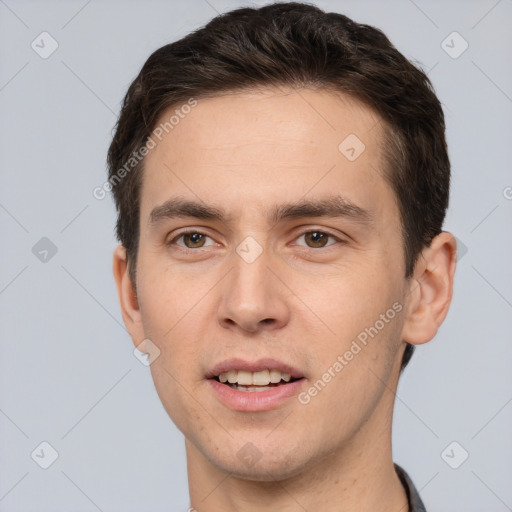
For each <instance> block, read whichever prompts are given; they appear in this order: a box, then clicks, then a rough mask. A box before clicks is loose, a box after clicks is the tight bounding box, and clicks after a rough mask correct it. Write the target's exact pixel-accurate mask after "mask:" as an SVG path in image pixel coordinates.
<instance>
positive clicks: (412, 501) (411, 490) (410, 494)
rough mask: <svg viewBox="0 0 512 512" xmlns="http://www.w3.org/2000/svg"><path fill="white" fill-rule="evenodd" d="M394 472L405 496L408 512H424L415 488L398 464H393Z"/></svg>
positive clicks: (423, 506)
mask: <svg viewBox="0 0 512 512" xmlns="http://www.w3.org/2000/svg"><path fill="white" fill-rule="evenodd" d="M395 471H396V474H397V475H398V478H400V481H401V482H402V485H403V486H404V489H405V493H406V494H407V499H408V502H409V512H426V509H425V505H423V502H422V501H421V498H420V495H419V494H418V491H417V490H416V487H414V484H413V483H412V480H411V479H410V478H409V475H408V474H407V473H406V472H405V471H404V470H403V469H402V468H401V467H400V466H399V465H398V464H395Z"/></svg>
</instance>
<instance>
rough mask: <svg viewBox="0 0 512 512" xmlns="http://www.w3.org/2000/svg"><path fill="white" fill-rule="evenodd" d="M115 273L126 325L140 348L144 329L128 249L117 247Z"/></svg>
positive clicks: (114, 264) (114, 263)
mask: <svg viewBox="0 0 512 512" xmlns="http://www.w3.org/2000/svg"><path fill="white" fill-rule="evenodd" d="M113 271H114V279H115V281H116V286H117V295H118V297H119V304H120V306H121V313H122V315H123V320H124V324H125V325H126V329H127V330H128V332H129V333H130V336H131V338H132V341H133V344H134V345H135V346H138V345H139V344H140V343H141V342H142V341H143V340H144V329H143V326H142V320H141V314H140V309H139V304H138V302H137V294H136V291H135V287H134V285H133V283H132V280H131V278H130V274H129V265H128V262H127V260H126V249H125V248H124V247H123V246H122V245H119V246H117V247H116V249H115V250H114V261H113Z"/></svg>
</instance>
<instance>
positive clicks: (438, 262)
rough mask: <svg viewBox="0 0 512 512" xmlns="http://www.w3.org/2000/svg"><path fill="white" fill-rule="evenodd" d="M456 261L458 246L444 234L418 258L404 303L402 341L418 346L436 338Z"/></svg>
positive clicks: (444, 311) (449, 298)
mask: <svg viewBox="0 0 512 512" xmlns="http://www.w3.org/2000/svg"><path fill="white" fill-rule="evenodd" d="M456 261H457V243H456V241H455V238H454V236H453V235H452V234H451V233H447V232H444V231H443V232H442V233H440V234H439V235H437V236H436V237H434V239H433V240H432V242H431V244H430V246H429V247H427V248H425V249H424V251H423V252H422V254H421V255H420V258H418V262H417V264H416V268H415V272H414V276H413V278H411V281H410V290H409V296H408V297H407V299H406V301H407V308H406V314H407V316H406V318H405V322H404V327H403V330H402V339H403V340H404V341H407V342H408V343H412V344H413V345H420V344H422V343H426V342H428V341H430V340H431V339H432V338H433V337H434V336H435V335H436V333H437V330H438V329H439V327H440V325H441V324H442V323H443V321H444V319H445V318H446V315H447V313H448V309H449V307H450V303H451V300H452V295H453V278H454V275H455V267H456Z"/></svg>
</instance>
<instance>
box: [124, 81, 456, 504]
mask: <svg viewBox="0 0 512 512" xmlns="http://www.w3.org/2000/svg"><path fill="white" fill-rule="evenodd" d="M171 110H172V109H171ZM165 118H166V115H163V116H162V119H165ZM384 129H385V127H384V126H383V124H382V123H381V121H380V120H379V117H378V116H377V114H375V113H374V112H373V111H372V110H370V109H369V108H368V107H366V106H365V105H362V104H361V103H359V102H357V101H355V100H354V99H351V98H348V97H344V96H341V95H339V94H334V93H332V92H327V91H312V90H300V91H293V90H287V89H286V90H278V89H264V90H260V91H258V92H256V91H245V92H242V93H240V92H239V93H236V94H229V95H222V96H219V97H214V98H208V99H203V100H200V101H199V102H198V105H197V106H196V107H195V108H194V109H193V110H192V111H191V112H190V114H188V115H187V116H186V117H185V118H184V119H183V120H181V121H180V123H179V124H178V125H177V126H175V127H174V129H173V130H172V131H171V132H170V133H169V134H168V135H167V136H165V137H164V138H163V139H162V141H161V142H160V143H159V144H158V145H157V147H155V148H154V149H153V150H152V151H151V152H150V153H149V154H148V156H147V157H146V162H145V171H144V178H143V185H142V191H141V212H140V214H141V215H140V228H141V235H140V244H139V253H138V263H137V274H136V283H135V285H136V286H134V283H132V282H131V280H130V278H129V274H128V264H127V261H126V253H125V250H124V248H123V247H122V246H119V247H118V248H117V249H116V250H115V253H114V275H115V279H116V283H117V287H118V292H119V299H120V303H121V309H122V314H123V318H124V321H125V324H126V326H127V329H128V330H129V332H130V335H131V337H132V339H133V342H134V344H135V345H136V346H137V345H139V344H140V343H141V342H142V340H144V339H146V338H149V339H150V340H151V341H152V342H153V343H154V344H155V345H156V346H157V347H158V348H159V350H160V351H161V352H160V356H159V357H158V358H157V359H156V360H155V361H154V362H153V363H152V365H151V372H152V376H153V379H154V382H155V387H156V389H157V392H158V394H159V396H160V398H161V401H162V403H163V405H164V407H165V409H166V410H167V412H168V414H169V415H170V417H171V418H172V420H173V421H174V422H175V424H176V425H177V427H178V428H179V429H180V430H181V431H182V432H183V434H184V436H185V438H186V441H185V442H186V450H187V464H188V476H189V487H190V497H191V505H192V507H194V508H195V509H196V510H197V511H199V512H214V511H218V510H223V511H242V510H243V511H247V512H250V511H256V510H258V511H259V510H261V509H262V507H264V508H265V509H266V510H269V511H279V512H292V511H293V512H295V511H303V510H304V509H307V510H320V506H321V510H323V511H325V512H329V511H338V512H339V511H343V512H348V511H356V510H357V511H359V512H361V511H363V512H364V511H370V510H371V511H389V512H391V511H393V512H397V511H398V510H403V511H405V510H407V506H406V496H405V492H404V489H403V487H402V485H401V484H400V482H399V480H398V477H397V475H396V473H395V472H394V468H393V463H392V456H391V423H392V413H393V403H394V393H395V391H396V387H397V383H398V378H399V374H400V362H401V359H402V354H403V351H404V349H405V341H407V342H409V343H413V344H422V343H425V342H427V341H429V340H430V339H432V338H433V337H434V335H435V334H436V332H437V329H438V327H439V326H440V324H441V323H442V322H443V320H444V318H445V316H446V313H447V311H448V308H449V304H450V301H451V297H452V288H453V276H454V272H455V260H456V244H455V241H454V238H453V236H452V235H450V234H449V233H446V232H443V233H441V234H440V235H438V236H437V237H436V238H435V239H434V240H433V241H432V244H431V245H430V247H427V248H425V249H424V251H423V253H422V254H421V256H420V258H419V259H418V262H417V264H416V267H415V271H414V275H413V277H412V278H411V279H409V280H406V279H405V277H404V276H405V262H404V256H403V245H402V239H401V222H400V216H399V212H398V208H397V205H396V201H395V196H394V192H393V191H392V189H391V188H390V186H389V185H388V184H387V182H386V181H385V179H384V178H383V169H384V165H385V162H384V161H383V158H382V154H381V149H380V141H381V140H382V134H383V130H384ZM349 134H355V135H357V137H358V138H359V139H360V140H361V141H363V143H364V144H365V150H364V151H363V152H362V153H361V155H360V156H359V157H358V158H357V159H356V160H354V161H349V160H348V159H347V158H346V157H345V156H344V155H343V154H342V153H341V152H340V151H339V150H338V145H339V144H340V142H341V141H343V140H344V139H345V137H347V136H348V135H349ZM340 195H341V196H343V197H344V198H345V199H346V200H348V201H350V202H351V203H354V204H356V205H358V206H359V207H360V208H362V209H364V210H365V211H366V212H367V213H368V219H367V220H366V221H363V220H361V219H360V218H352V217H350V216H342V217H330V216H315V217H309V216H308V217H302V218H291V219H282V220H280V221H278V222H269V219H268V218H267V215H268V212H269V211H271V210H272V208H273V207H274V206H275V205H282V204H285V203H293V202H300V201H304V200H310V201H316V200H319V199H322V198H328V197H333V196H340ZM175 197H181V198H184V199H188V200H191V201H197V202H200V203H201V204H207V205H210V206H215V207H219V208H222V209H224V210H225V213H226V218H224V219H223V220H211V219H198V218H194V217H179V218H161V219H160V220H158V221H157V222H151V221H150V217H151V212H152V210H153V209H155V208H156V207H158V206H160V205H162V204H163V203H165V202H166V201H167V200H169V199H170V198H175ZM186 229H190V230H191V231H196V232H199V233H202V234H204V235H206V237H201V236H199V237H198V236H197V235H196V236H195V238H192V239H191V238H190V237H188V238H187V237H181V238H178V239H176V237H178V236H179V235H180V234H182V233H183V231H184V230H186ZM315 231H317V232H318V231H322V232H324V233H326V234H327V235H332V236H322V235H316V236H312V235H311V232H315ZM308 233H309V234H308ZM248 236H250V237H252V238H253V239H254V240H256V241H257V242H258V244H259V245H260V247H261V249H262V253H261V254H260V255H259V257H258V258H257V259H256V260H255V261H254V262H252V263H247V262H246V261H244V259H243V258H241V257H240V255H239V254H238V253H237V252H236V248H237V246H238V245H239V244H240V243H241V242H242V241H243V240H244V239H245V238H246V237H248ZM185 244H188V246H189V247H191V248H190V249H189V251H188V252H186V250H185V249H184V246H185ZM201 245H203V246H202V247H201ZM198 246H199V247H198ZM394 303H398V304H400V305H401V306H402V310H401V311H400V312H399V313H398V314H397V315H396V316H394V318H393V319H392V320H390V321H389V322H388V323H386V324H385V327H384V328H382V329H381V330H379V332H378V334H377V335H376V336H375V337H374V338H373V339H371V340H370V341H369V342H368V344H367V345H366V346H364V348H362V350H361V351H360V352H359V353H358V354H357V355H355V356H354V357H353V359H352V360H351V361H349V362H348V364H347V365H346V366H344V367H343V370H342V371H340V372H339V373H336V376H335V377H334V378H332V379H331V381H330V382H329V383H328V384H327V385H326V386H325V387H324V388H323V389H322V390H321V391H320V392H319V393H318V394H317V395H316V396H314V397H312V398H311V400H310V401H309V403H307V404H302V403H300V402H299V400H298V399H297V396H293V397H291V398H288V399H287V400H285V402H284V403H283V404H281V405H279V406H278V407H276V408H274V409H272V410H268V411H260V412H240V411H234V410H232V409H230V408H229V407H227V406H225V405H224V404H223V403H221V402H220V401H219V400H218V398H217V397H216V395H215V394H214V393H213V392H212V389H211V386H210V383H209V382H208V381H207V379H206V378H205V374H206V373H207V371H208V370H209V369H210V368H211V367H212V366H213V365H214V364H216V363H219V362H221V361H223V360H225V359H228V358H232V357H240V358H243V359H247V360H249V361H254V360H257V359H258V358H260V357H272V358H275V359H278V360H280V361H283V362H286V363H287V364H290V365H292V366H294V367H296V368H298V369H300V370H301V372H302V374H303V375H304V377H305V378H304V380H303V383H302V384H303V387H302V388H301V390H307V389H308V388H309V387H311V386H312V385H313V384H314V383H315V382H316V381H317V380H318V379H320V378H321V377H322V375H323V374H324V373H325V372H327V370H328V369H329V368H332V366H333V363H334V362H335V361H336V360H337V357H338V356H339V355H343V354H344V353H345V352H346V351H347V350H348V349H349V348H350V346H351V343H352V341H353V340H354V339H356V337H357V335H358V334H359V333H361V332H362V331H364V329H365V328H368V327H370V326H374V325H375V323H376V321H377V320H378V319H379V318H380V315H381V314H383V313H385V312H386V311H387V310H388V309H389V308H391V307H392V305H393V304H394ZM248 442H250V443H252V444H253V445H254V447H256V450H257V453H259V455H260V458H259V460H258V461H257V462H256V463H255V464H252V465H248V464H247V463H245V462H244V461H243V460H242V459H241V458H239V457H238V456H237V453H238V452H239V450H240V449H241V448H242V447H244V446H245V445H246V444H247V443H248ZM369 482H371V484H370V483H369ZM170 499H171V500H172V497H171V498H170Z"/></svg>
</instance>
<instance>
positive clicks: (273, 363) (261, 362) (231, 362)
mask: <svg viewBox="0 0 512 512" xmlns="http://www.w3.org/2000/svg"><path fill="white" fill-rule="evenodd" d="M231 370H245V371H246V372H253V373H254V372H261V371H263V370H279V371H280V372H281V373H289V374H290V375H291V377H292V378H293V379H300V378H302V377H304V375H303V374H302V373H301V371H300V370H298V369H297V368H294V367H293V366H290V365H288V364H286V363H283V362H282V361H278V360H277V359H272V358H264V359H258V360H257V361H247V360H245V359H239V358H234V359H227V360H225V361H222V362H220V363H217V364H216V365H215V366H214V367H213V368H211V370H209V371H208V372H207V374H206V378H207V379H213V378H214V377H218V376H219V375H220V374H221V373H226V372H229V371H231Z"/></svg>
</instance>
